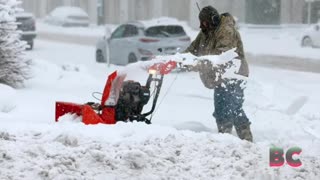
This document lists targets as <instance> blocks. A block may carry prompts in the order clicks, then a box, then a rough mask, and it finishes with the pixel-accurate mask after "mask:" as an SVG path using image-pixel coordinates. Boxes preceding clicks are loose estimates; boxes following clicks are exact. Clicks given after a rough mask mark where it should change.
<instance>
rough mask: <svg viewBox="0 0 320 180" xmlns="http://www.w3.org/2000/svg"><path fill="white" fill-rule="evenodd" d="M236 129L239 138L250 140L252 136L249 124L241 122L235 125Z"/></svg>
mask: <svg viewBox="0 0 320 180" xmlns="http://www.w3.org/2000/svg"><path fill="white" fill-rule="evenodd" d="M236 131H237V134H238V136H239V138H240V139H244V140H247V141H250V142H252V140H253V138H252V133H251V130H250V124H242V125H240V126H239V127H236Z"/></svg>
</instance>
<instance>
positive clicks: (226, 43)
mask: <svg viewBox="0 0 320 180" xmlns="http://www.w3.org/2000/svg"><path fill="white" fill-rule="evenodd" d="M232 48H237V49H236V52H237V53H238V55H239V57H238V58H239V59H240V60H241V66H240V69H239V72H238V74H240V75H243V76H246V77H248V76H249V67H248V63H247V61H246V59H245V55H244V51H243V44H242V40H241V37H240V34H239V32H238V31H237V29H236V27H235V20H234V18H233V17H232V16H231V15H230V14H229V13H225V14H222V15H221V20H220V25H219V26H218V28H217V29H215V30H212V31H210V32H209V33H208V35H206V34H204V33H203V32H202V31H200V33H199V34H198V36H197V37H196V39H195V40H194V41H193V42H192V43H191V45H190V46H189V47H188V48H187V49H186V50H185V52H190V53H192V54H194V55H195V56H204V55H219V54H221V53H222V52H225V51H228V50H230V49H232Z"/></svg>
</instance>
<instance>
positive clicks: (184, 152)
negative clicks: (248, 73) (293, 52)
mask: <svg viewBox="0 0 320 180" xmlns="http://www.w3.org/2000/svg"><path fill="white" fill-rule="evenodd" d="M61 126H66V124H59V125H56V126H54V127H53V128H51V129H52V130H54V131H52V130H51V131H46V130H37V131H36V132H27V133H15V134H12V133H8V132H1V133H0V155H1V156H0V161H1V164H2V166H1V167H0V171H1V172H2V173H1V174H0V178H1V179H20V178H23V179H152V180H153V179H155V180H156V179H163V178H169V179H170V178H174V177H175V178H177V179H221V180H224V179H237V180H248V179H259V180H273V179H274V180H276V179H293V180H301V179H306V180H307V179H317V178H318V177H319V174H318V173H319V172H320V166H319V163H318V162H317V159H313V158H310V157H308V156H302V157H301V158H303V163H304V165H303V167H302V168H299V169H293V168H291V167H288V166H285V167H283V168H281V169H272V168H269V167H268V156H267V155H268V153H267V152H268V150H269V145H268V144H258V145H254V144H251V143H248V142H245V141H240V140H238V139H237V138H233V137H232V136H231V135H214V134H211V133H210V134H209V133H192V132H189V131H176V130H174V129H170V128H165V127H160V126H155V125H151V126H147V125H144V124H119V125H116V126H112V127H107V126H104V127H101V126H100V127H99V126H96V127H84V125H76V124H75V125H68V129H69V131H67V132H61V130H59V128H61ZM63 128H64V129H66V127H63ZM74 129H77V130H78V132H76V131H75V130H74ZM79 130H81V131H79ZM93 131H95V135H93V133H92V132H93ZM81 132H82V133H81ZM103 132H104V133H103ZM101 133H102V134H103V135H102V134H101ZM88 135H89V136H88ZM90 136H91V137H90ZM94 136H97V137H94ZM93 137H94V138H93ZM114 137H115V138H114ZM17 145H19V147H23V148H14V147H16V146H17ZM248 153H249V154H250V155H248ZM35 159H36V162H35V161H34V160H35Z"/></svg>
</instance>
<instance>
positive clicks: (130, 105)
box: [55, 61, 176, 124]
mask: <svg viewBox="0 0 320 180" xmlns="http://www.w3.org/2000/svg"><path fill="white" fill-rule="evenodd" d="M174 68H176V62H174V61H169V62H166V63H156V64H154V65H153V66H151V67H150V68H149V77H148V79H147V82H146V85H145V86H141V85H140V83H139V82H135V81H124V79H125V77H126V75H124V74H118V73H117V71H115V72H113V73H112V74H111V75H109V77H108V80H107V82H106V85H105V88H104V91H103V93H102V99H101V102H100V103H93V102H88V103H86V104H76V103H70V102H56V117H55V121H56V122H58V121H59V118H60V117H61V116H63V115H65V114H77V115H78V116H82V122H83V123H84V124H98V123H103V124H115V123H116V122H117V121H140V122H145V123H147V124H150V123H151V120H150V119H148V118H147V117H148V116H149V115H151V114H152V113H153V112H154V110H155V107H156V104H157V100H158V97H159V94H160V90H161V86H162V82H163V77H164V75H166V74H168V73H170V72H171V71H172V70H173V69H174ZM152 82H154V83H155V89H154V92H155V93H154V98H153V102H152V107H151V110H150V111H149V112H146V113H142V109H143V106H144V105H146V104H147V103H148V102H149V99H150V96H151V94H150V86H151V83H152Z"/></svg>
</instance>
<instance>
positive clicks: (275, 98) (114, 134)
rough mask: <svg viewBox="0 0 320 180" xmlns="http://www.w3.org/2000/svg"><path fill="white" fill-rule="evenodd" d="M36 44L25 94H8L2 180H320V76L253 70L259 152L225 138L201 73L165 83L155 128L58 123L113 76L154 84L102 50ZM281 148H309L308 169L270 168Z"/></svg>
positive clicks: (1, 111)
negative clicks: (66, 106) (99, 54)
mask: <svg viewBox="0 0 320 180" xmlns="http://www.w3.org/2000/svg"><path fill="white" fill-rule="evenodd" d="M36 44H37V46H36V47H35V49H34V51H30V52H28V53H27V56H28V57H31V58H33V59H34V60H33V72H34V74H33V75H34V77H33V78H32V79H30V80H29V81H28V82H27V83H26V88H24V89H19V90H14V89H12V88H9V87H7V86H5V85H0V94H1V97H0V121H1V126H0V165H1V166H0V179H221V180H226V179H235V180H241V179H243V180H247V179H257V180H279V179H281V180H289V179H290V180H291V179H294V180H302V179H303V180H318V179H320V158H319V157H320V151H319V150H320V133H319V132H320V128H319V127H320V113H319V110H318V109H319V101H320V96H319V92H318V90H319V88H320V85H319V84H318V83H317V82H319V81H320V74H312V73H301V72H294V71H283V70H277V69H265V68H261V67H254V66H251V78H250V80H249V82H248V87H247V89H246V103H245V107H244V108H245V110H246V112H247V115H248V116H249V118H250V120H251V121H252V131H253V135H254V143H249V142H246V141H241V140H239V139H238V138H237V137H236V134H235V132H234V133H233V135H225V134H218V133H217V128H216V125H215V120H214V119H213V117H212V115H211V114H212V112H213V101H212V97H213V91H212V90H208V89H205V88H204V86H203V85H202V84H201V82H200V79H199V77H198V74H197V73H178V72H174V73H171V74H169V75H168V76H166V77H165V81H164V85H163V88H162V92H161V94H160V97H159V104H158V107H157V110H156V112H155V114H154V115H153V119H152V122H153V124H152V125H145V124H143V123H127V124H125V123H118V124H116V125H95V126H85V125H83V124H82V123H79V122H77V121H71V120H72V119H73V118H75V119H77V118H76V117H66V120H64V121H62V122H59V123H55V122H54V112H55V101H70V102H78V103H85V102H88V101H95V99H93V98H92V96H91V93H92V92H101V91H102V88H103V86H104V83H105V80H106V77H107V75H108V74H109V73H111V72H112V71H114V70H121V71H126V72H127V73H128V76H127V77H128V78H129V79H133V80H137V81H140V82H141V83H144V81H145V80H146V78H147V74H146V72H145V70H143V69H142V68H140V67H139V65H138V64H133V65H130V66H128V67H117V66H111V67H107V65H105V64H96V63H95V60H94V47H89V46H81V45H74V44H63V43H53V42H47V41H41V40H36ZM306 55H308V54H306ZM146 108H148V107H146ZM146 110H148V109H146ZM274 145H275V146H278V147H282V148H284V149H285V150H287V149H288V148H290V147H293V146H299V147H301V148H302V154H301V155H300V156H298V158H299V159H300V160H301V161H302V163H303V165H302V166H301V167H299V168H292V167H290V166H288V165H285V166H284V167H281V168H271V167H269V148H270V147H272V146H274Z"/></svg>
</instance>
